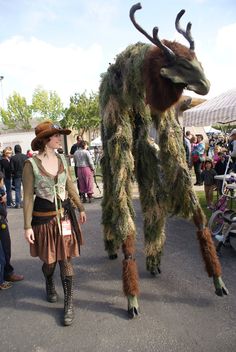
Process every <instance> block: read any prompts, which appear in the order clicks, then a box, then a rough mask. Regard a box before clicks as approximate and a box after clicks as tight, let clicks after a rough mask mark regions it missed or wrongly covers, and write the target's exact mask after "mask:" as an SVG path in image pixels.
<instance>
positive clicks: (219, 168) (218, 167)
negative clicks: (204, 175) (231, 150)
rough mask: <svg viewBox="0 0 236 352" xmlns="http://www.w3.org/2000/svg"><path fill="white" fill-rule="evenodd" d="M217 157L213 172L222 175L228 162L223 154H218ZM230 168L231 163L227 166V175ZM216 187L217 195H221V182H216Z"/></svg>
mask: <svg viewBox="0 0 236 352" xmlns="http://www.w3.org/2000/svg"><path fill="white" fill-rule="evenodd" d="M218 156H219V160H218V161H217V163H216V164H215V171H216V173H217V175H224V174H225V171H226V168H227V162H228V161H227V158H226V155H225V154H224V153H222V152H219V153H218ZM231 167H232V163H230V164H229V167H228V171H227V173H229V171H230V170H231ZM216 185H217V190H218V192H219V194H222V185H223V180H217V182H216Z"/></svg>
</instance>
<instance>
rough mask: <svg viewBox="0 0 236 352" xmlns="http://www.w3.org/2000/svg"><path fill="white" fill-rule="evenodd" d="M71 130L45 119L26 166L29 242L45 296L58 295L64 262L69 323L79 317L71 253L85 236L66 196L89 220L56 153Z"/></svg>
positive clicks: (82, 218) (66, 320) (54, 298)
mask: <svg viewBox="0 0 236 352" xmlns="http://www.w3.org/2000/svg"><path fill="white" fill-rule="evenodd" d="M70 133H71V131H70V130H68V129H62V128H61V127H60V126H58V125H54V124H53V123H52V122H51V121H44V122H42V123H40V124H39V125H38V126H37V127H36V128H35V134H36V137H35V138H34V139H33V141H32V143H31V147H32V150H33V151H38V154H37V155H36V156H34V157H32V158H29V159H28V160H27V161H26V162H25V166H24V171H23V189H24V202H23V205H24V206H23V210H24V229H25V238H26V240H27V241H28V242H29V244H30V254H31V256H33V257H39V258H40V259H41V260H42V261H43V266H42V271H43V274H44V277H45V280H46V296H47V300H48V301H49V302H51V303H53V302H57V300H58V295H57V292H56V289H55V284H54V280H53V274H54V270H55V267H56V264H57V262H58V263H59V266H60V274H61V281H62V285H63V290H64V318H63V319H64V321H63V323H64V325H71V324H72V322H73V319H74V311H73V302H72V296H73V276H74V271H73V266H72V262H71V258H72V257H77V256H79V245H80V242H81V241H80V239H81V231H80V228H79V225H78V224H77V222H76V221H75V220H76V219H75V217H73V219H72V218H71V216H70V212H69V211H67V208H66V207H65V204H66V203H68V202H67V201H66V198H67V197H69V199H70V200H71V201H72V202H73V205H74V206H75V207H76V208H77V209H78V210H79V212H80V223H82V224H83V223H84V222H85V221H86V215H85V212H84V207H83V205H82V204H81V202H80V198H79V195H78V193H77V191H76V188H75V187H74V184H73V182H72V180H71V178H70V174H69V171H68V167H67V162H66V159H65V157H64V155H62V154H57V153H55V150H56V149H58V148H59V147H60V146H61V135H68V134H70ZM34 194H35V198H34ZM67 194H68V196H67Z"/></svg>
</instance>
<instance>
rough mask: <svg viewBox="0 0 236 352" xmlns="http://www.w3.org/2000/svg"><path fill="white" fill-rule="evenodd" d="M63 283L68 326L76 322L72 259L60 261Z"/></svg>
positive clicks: (65, 316)
mask: <svg viewBox="0 0 236 352" xmlns="http://www.w3.org/2000/svg"><path fill="white" fill-rule="evenodd" d="M59 265H60V272H61V282H62V286H63V290H64V321H63V323H64V325H65V326H68V325H71V324H72V323H73V320H74V307H73V276H74V269H73V266H72V263H71V260H70V258H68V259H67V260H60V261H59Z"/></svg>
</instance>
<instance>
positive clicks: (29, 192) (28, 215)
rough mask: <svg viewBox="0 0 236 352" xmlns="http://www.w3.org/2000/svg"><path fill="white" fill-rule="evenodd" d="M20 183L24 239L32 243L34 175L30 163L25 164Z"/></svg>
mask: <svg viewBox="0 0 236 352" xmlns="http://www.w3.org/2000/svg"><path fill="white" fill-rule="evenodd" d="M22 183H23V213H24V229H25V239H26V240H27V241H28V242H29V243H34V232H33V230H32V227H31V221H32V212H33V203H34V174H33V169H32V165H31V163H30V161H26V162H25V165H24V168H23V174H22Z"/></svg>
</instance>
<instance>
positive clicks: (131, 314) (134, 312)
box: [128, 307, 140, 319]
mask: <svg viewBox="0 0 236 352" xmlns="http://www.w3.org/2000/svg"><path fill="white" fill-rule="evenodd" d="M138 315H140V313H139V310H138V308H136V307H132V308H130V309H128V317H129V319H134V318H136V317H137V316H138Z"/></svg>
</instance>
